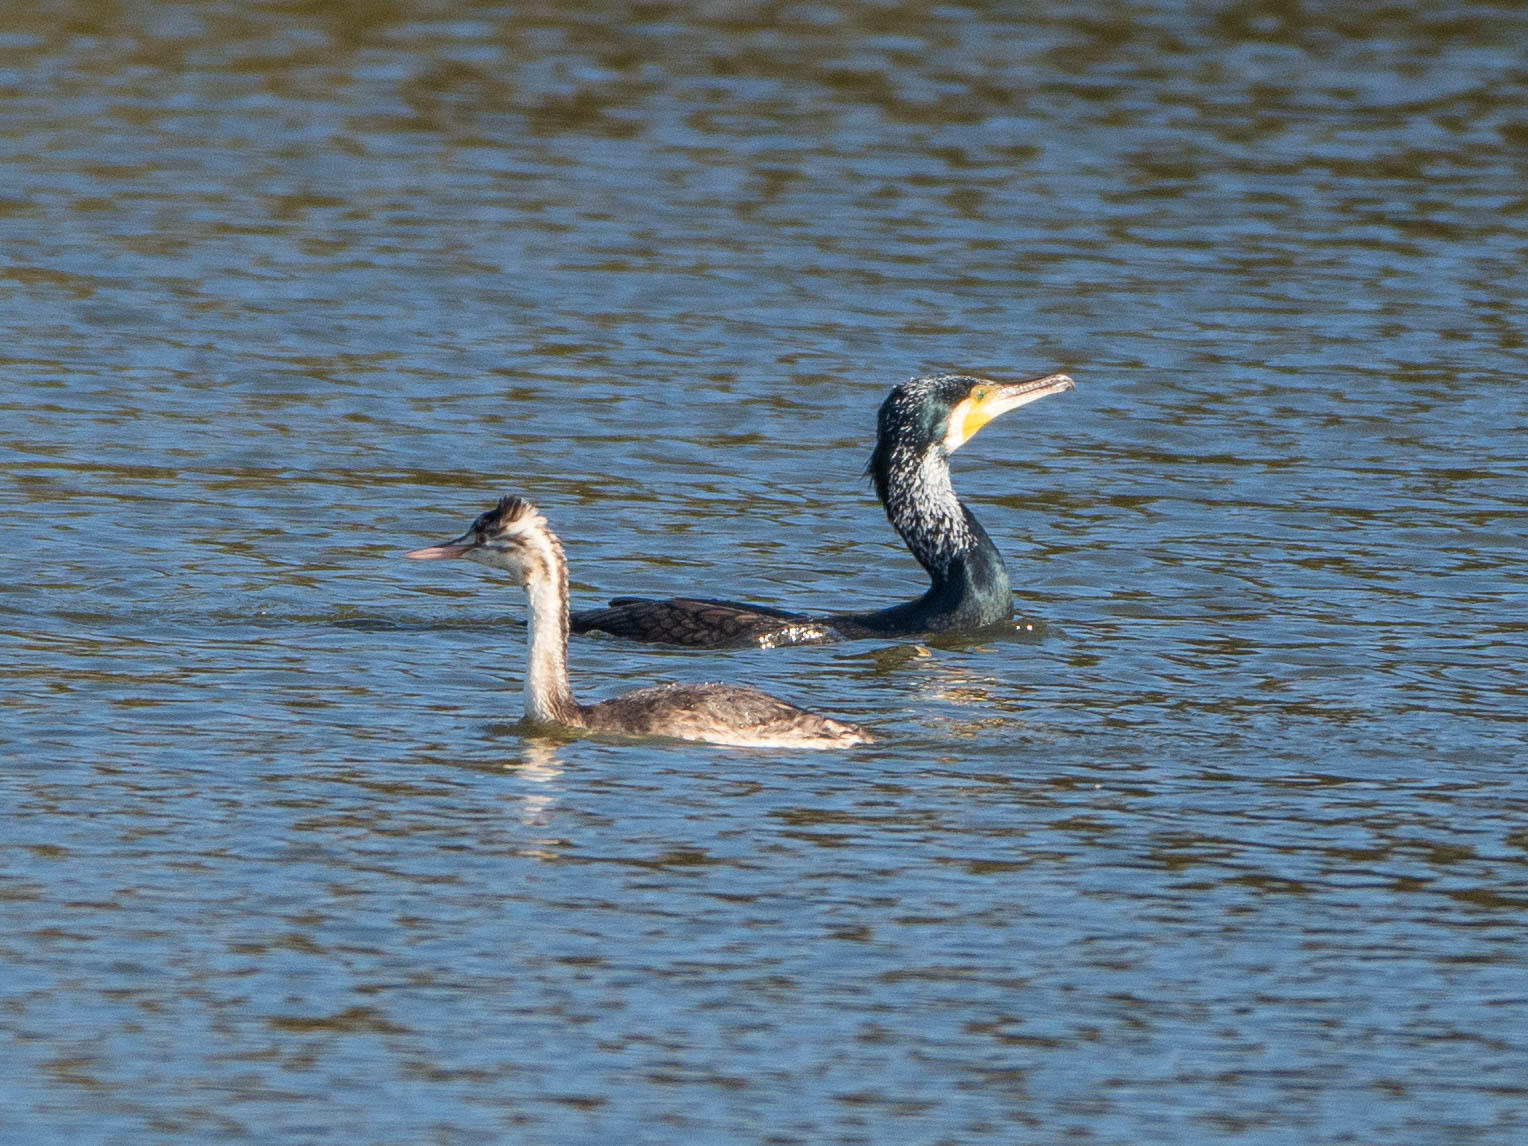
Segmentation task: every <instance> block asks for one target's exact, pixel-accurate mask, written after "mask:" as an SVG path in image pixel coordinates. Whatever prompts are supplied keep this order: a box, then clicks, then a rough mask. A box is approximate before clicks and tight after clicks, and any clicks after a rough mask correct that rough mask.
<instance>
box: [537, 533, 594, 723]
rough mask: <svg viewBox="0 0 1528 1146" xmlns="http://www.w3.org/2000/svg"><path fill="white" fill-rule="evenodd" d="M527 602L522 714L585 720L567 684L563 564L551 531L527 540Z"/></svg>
mask: <svg viewBox="0 0 1528 1146" xmlns="http://www.w3.org/2000/svg"><path fill="white" fill-rule="evenodd" d="M525 595H526V598H527V599H528V600H529V602H530V621H529V625H528V633H527V641H528V642H529V645H530V652H529V656H528V657H527V659H526V666H525V715H526V716H527V717H528V718H529V719H531V720H539V721H543V722H545V723H548V724H572V725H581V724H583V723H584V721H583V717H582V716H581V714H580V710H579V706H578V702H577V701H576V700H574V699H573V689H572V687H571V686H570V685H569V684H568V563H567V559H566V558H565V557H564V556H563V552H562V544H561V542H559V541H558V540H557V537H556V535H555V534H553V533H551V532H550V531H543V530H538V531H537V532H536V534H535V535H534V536H533V538H532V539H531V551H530V553H529V555H528V561H527V565H526V570H525Z"/></svg>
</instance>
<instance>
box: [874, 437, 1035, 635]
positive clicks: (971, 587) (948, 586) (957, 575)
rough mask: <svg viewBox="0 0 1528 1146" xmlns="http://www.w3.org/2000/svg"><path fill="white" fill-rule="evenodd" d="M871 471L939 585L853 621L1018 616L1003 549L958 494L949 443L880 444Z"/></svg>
mask: <svg viewBox="0 0 1528 1146" xmlns="http://www.w3.org/2000/svg"><path fill="white" fill-rule="evenodd" d="M871 474H872V476H873V477H874V478H875V488H876V493H877V494H878V495H879V496H880V499H881V502H882V504H883V505H884V506H885V507H886V518H887V520H888V521H890V522H891V525H892V528H893V529H895V530H896V531H897V533H898V534H899V535H900V536H901V538H902V540H903V542H905V543H906V545H907V548H908V549H909V550H910V551H911V552H912V555H913V556H914V557H916V558H917V559H918V563H919V564H920V565H922V566H923V568H924V569H925V570H927V571H928V576H929V581H930V582H931V584H930V585H929V589H928V592H926V593H925V594H924V595H923V596H922V597H920V598H919V599H918V600H916V601H909V602H907V603H906V604H902V605H896V606H893V607H892V608H890V609H882V610H880V611H878V612H874V613H861V614H853V615H849V616H847V617H846V619H848V620H851V621H853V622H855V623H858V624H862V625H864V626H865V627H867V628H869V629H872V630H875V631H878V632H887V633H905V632H926V631H931V630H942V629H951V628H959V629H975V628H983V627H985V626H987V625H994V624H997V623H998V622H1000V621H1003V620H1005V619H1007V618H1008V617H1010V616H1012V615H1013V591H1012V588H1011V586H1010V585H1009V581H1008V570H1007V569H1006V568H1004V566H1003V555H1002V554H1001V553H999V552H998V550H997V546H995V545H994V544H992V539H991V538H990V537H988V536H987V531H986V530H985V529H983V528H982V527H981V523H980V522H978V521H977V520H976V518H975V517H974V516H973V515H972V513H971V511H970V510H969V509H967V508H966V506H965V503H963V502H962V501H961V500H960V498H959V497H957V496H956V494H955V486H954V484H953V482H952V481H951V479H950V464H949V460H948V456H947V455H946V453H945V451H944V448H943V447H942V446H941V445H939V444H937V443H936V444H932V445H929V446H927V447H926V448H924V449H923V450H922V451H921V452H915V450H914V449H912V448H909V447H907V446H905V445H902V444H900V443H898V444H894V445H891V446H890V447H889V448H888V449H885V450H884V451H883V450H882V449H881V448H879V447H878V448H877V450H876V456H875V457H873V458H872V459H871Z"/></svg>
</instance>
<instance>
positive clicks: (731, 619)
mask: <svg viewBox="0 0 1528 1146" xmlns="http://www.w3.org/2000/svg"><path fill="white" fill-rule="evenodd" d="M569 622H570V627H571V628H572V630H573V632H575V633H605V634H608V635H609V636H612V637H621V638H623V639H625V640H628V641H649V642H653V643H655V644H665V645H685V646H688V647H690V648H702V649H724V648H743V647H747V646H750V645H756V646H759V647H761V648H775V647H778V646H780V645H817V644H823V643H825V642H828V641H837V640H842V639H843V636H842V634H841V633H839V632H838V631H837V630H836V629H834V628H833V626H832V625H831V624H827V623H824V622H823V621H821V620H818V619H817V618H815V617H810V616H807V615H806V614H805V613H790V612H787V611H785V610H784V609H771V608H769V607H767V606H763V605H745V604H743V603H742V602H740V601H713V600H707V599H704V598H699V597H673V598H670V599H668V600H666V601H659V600H655V599H653V598H650V597H617V598H615V599H614V600H613V601H611V602H610V604H609V605H608V606H606V607H605V608H603V609H585V610H582V611H580V612H577V613H574V614H572V616H571V617H570V618H569Z"/></svg>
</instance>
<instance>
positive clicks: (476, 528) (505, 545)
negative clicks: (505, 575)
mask: <svg viewBox="0 0 1528 1146" xmlns="http://www.w3.org/2000/svg"><path fill="white" fill-rule="evenodd" d="M551 536H552V534H551V531H550V529H549V528H548V526H547V523H546V518H544V517H542V516H541V513H540V512H539V511H538V510H537V509H536V507H535V506H534V505H532V504H531V503H530V502H528V501H526V500H525V499H524V498H521V497H515V496H513V495H510V496H508V497H503V498H500V499H499V504H498V505H496V506H494V507H493V508H492V509H490V510H488V511H487V512H485V513H481V514H479V515H478V517H477V520H476V521H474V522H473V523H472V527H471V528H470V529H468V530H467V532H466V533H464V534H462V535H461V536H460V537H458V538H456V539H455V540H454V541H443V542H441V543H440V544H439V545H428V546H426V547H425V548H423V549H415V550H413V551H412V552H409V553H405V554H404V556H405V557H412V558H413V559H414V560H415V561H442V560H444V559H445V558H447V557H465V558H467V559H468V560H469V561H477V562H480V563H481V564H483V565H491V566H493V567H494V568H495V569H503V570H506V571H508V572H509V573H512V574H514V576H515V578H516V580H518V581H521V582H523V581H524V580H525V578H526V575H527V573H529V572H530V570H531V569H532V568H534V567H535V566H536V565H537V563H538V558H539V557H540V555H541V554H542V553H543V552H544V549H545V545H546V540H547V538H549V537H551Z"/></svg>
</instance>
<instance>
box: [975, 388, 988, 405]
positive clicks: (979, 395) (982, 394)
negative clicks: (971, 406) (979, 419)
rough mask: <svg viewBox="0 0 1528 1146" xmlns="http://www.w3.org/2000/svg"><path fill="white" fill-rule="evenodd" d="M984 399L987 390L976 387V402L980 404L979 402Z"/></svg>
mask: <svg viewBox="0 0 1528 1146" xmlns="http://www.w3.org/2000/svg"><path fill="white" fill-rule="evenodd" d="M986 397H987V388H986V387H985V386H978V387H977V388H976V400H977V401H978V402H980V401H982V400H983V399H984V398H986Z"/></svg>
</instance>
